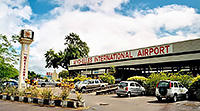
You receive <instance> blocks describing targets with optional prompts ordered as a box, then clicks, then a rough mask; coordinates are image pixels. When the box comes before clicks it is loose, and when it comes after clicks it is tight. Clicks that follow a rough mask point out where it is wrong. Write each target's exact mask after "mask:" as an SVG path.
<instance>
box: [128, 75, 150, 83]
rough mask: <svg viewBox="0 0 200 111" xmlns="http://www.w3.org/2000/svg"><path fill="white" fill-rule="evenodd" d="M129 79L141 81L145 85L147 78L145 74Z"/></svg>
mask: <svg viewBox="0 0 200 111" xmlns="http://www.w3.org/2000/svg"><path fill="white" fill-rule="evenodd" d="M127 81H136V82H138V83H140V84H141V85H145V84H146V81H147V78H145V77H143V76H133V77H129V78H128V79H127Z"/></svg>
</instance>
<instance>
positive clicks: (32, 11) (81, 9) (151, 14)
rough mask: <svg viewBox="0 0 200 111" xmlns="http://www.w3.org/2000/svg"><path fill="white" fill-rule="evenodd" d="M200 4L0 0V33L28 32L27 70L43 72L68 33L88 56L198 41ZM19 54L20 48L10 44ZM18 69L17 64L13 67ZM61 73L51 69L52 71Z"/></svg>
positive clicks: (189, 0)
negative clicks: (49, 55) (77, 39)
mask: <svg viewBox="0 0 200 111" xmlns="http://www.w3.org/2000/svg"><path fill="white" fill-rule="evenodd" d="M199 4H200V0H0V26H1V27H0V34H3V35H7V36H8V38H11V36H12V35H14V34H17V35H18V34H19V33H20V30H21V29H31V30H33V31H34V42H33V43H32V44H31V47H30V58H29V70H31V71H35V72H36V73H39V74H46V72H53V69H52V68H49V69H48V68H45V65H46V63H45V57H44V54H45V53H46V52H47V51H48V50H49V49H51V48H53V49H54V50H55V52H58V51H60V50H61V51H63V49H65V47H66V46H65V45H64V42H65V41H64V37H65V36H66V35H69V33H71V32H74V33H76V34H78V35H79V37H80V39H81V40H82V41H85V42H86V43H87V45H88V46H89V48H90V52H89V56H95V55H101V54H106V53H112V52H118V51H124V50H130V49H136V48H141V47H148V46H153V45H159V44H164V43H171V42H177V41H183V40H189V39H196V38H200V5H199ZM14 47H15V49H16V50H17V51H18V52H19V54H20V49H21V45H20V44H19V43H16V44H14ZM16 68H17V69H19V64H18V65H16ZM61 70H63V69H62V68H59V69H57V72H59V71H61Z"/></svg>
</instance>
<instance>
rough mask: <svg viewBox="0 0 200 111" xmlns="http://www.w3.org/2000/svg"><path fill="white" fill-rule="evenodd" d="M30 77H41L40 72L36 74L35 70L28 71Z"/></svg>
mask: <svg viewBox="0 0 200 111" xmlns="http://www.w3.org/2000/svg"><path fill="white" fill-rule="evenodd" d="M28 78H29V79H32V78H41V75H40V74H36V73H35V72H34V71H28Z"/></svg>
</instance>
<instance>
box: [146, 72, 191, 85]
mask: <svg viewBox="0 0 200 111" xmlns="http://www.w3.org/2000/svg"><path fill="white" fill-rule="evenodd" d="M193 78H194V77H193V76H192V75H191V73H187V74H184V73H183V72H181V71H180V72H178V73H165V72H160V73H152V74H151V75H150V76H149V77H148V79H147V84H149V86H150V87H151V88H155V87H156V85H157V84H158V82H159V81H160V80H172V81H179V82H180V83H182V84H183V85H184V86H185V87H187V88H188V87H189V86H190V85H191V82H192V80H193Z"/></svg>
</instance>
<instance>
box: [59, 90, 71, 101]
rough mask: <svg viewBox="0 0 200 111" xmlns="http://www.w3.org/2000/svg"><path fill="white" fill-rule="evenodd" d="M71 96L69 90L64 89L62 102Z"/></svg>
mask: <svg viewBox="0 0 200 111" xmlns="http://www.w3.org/2000/svg"><path fill="white" fill-rule="evenodd" d="M69 94H70V90H69V88H64V89H62V92H61V94H60V96H61V98H62V100H67V99H68V97H69Z"/></svg>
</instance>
